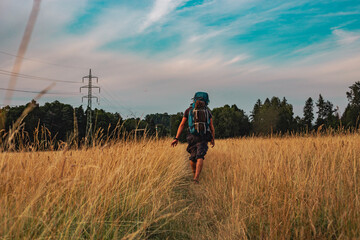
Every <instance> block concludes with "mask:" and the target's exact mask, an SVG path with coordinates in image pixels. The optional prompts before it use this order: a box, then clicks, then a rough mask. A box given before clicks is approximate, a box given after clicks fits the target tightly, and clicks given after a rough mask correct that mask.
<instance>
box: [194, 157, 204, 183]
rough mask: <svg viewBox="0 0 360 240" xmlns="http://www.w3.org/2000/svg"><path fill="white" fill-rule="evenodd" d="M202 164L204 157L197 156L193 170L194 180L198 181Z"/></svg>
mask: <svg viewBox="0 0 360 240" xmlns="http://www.w3.org/2000/svg"><path fill="white" fill-rule="evenodd" d="M203 164H204V159H202V158H199V159H198V160H197V163H196V166H195V168H196V170H195V176H194V180H196V181H199V176H200V173H201V170H202V167H203ZM191 166H192V165H191Z"/></svg>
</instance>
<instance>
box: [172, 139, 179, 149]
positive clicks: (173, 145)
mask: <svg viewBox="0 0 360 240" xmlns="http://www.w3.org/2000/svg"><path fill="white" fill-rule="evenodd" d="M178 142H179V140H177V139H174V141H172V143H171V146H172V147H176V145H177V144H178Z"/></svg>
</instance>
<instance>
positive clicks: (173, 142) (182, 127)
mask: <svg viewBox="0 0 360 240" xmlns="http://www.w3.org/2000/svg"><path fill="white" fill-rule="evenodd" d="M186 121H187V118H186V117H183V118H182V120H181V123H180V125H179V128H178V130H177V133H176V137H175V139H174V141H172V143H171V146H173V147H175V146H176V145H177V144H178V141H179V137H180V134H181V132H182V131H183V130H184V127H185V124H186Z"/></svg>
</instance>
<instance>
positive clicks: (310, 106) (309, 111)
mask: <svg viewBox="0 0 360 240" xmlns="http://www.w3.org/2000/svg"><path fill="white" fill-rule="evenodd" d="M313 120H314V102H313V100H312V98H311V97H309V98H308V99H307V100H306V102H305V106H304V118H303V122H304V124H305V125H306V127H307V129H309V130H311V129H312V121H313Z"/></svg>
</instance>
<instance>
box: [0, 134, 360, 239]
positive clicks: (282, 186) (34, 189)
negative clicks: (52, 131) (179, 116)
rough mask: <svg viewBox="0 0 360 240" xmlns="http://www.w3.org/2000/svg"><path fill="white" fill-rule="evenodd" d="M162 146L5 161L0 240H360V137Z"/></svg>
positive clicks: (112, 146)
mask: <svg viewBox="0 0 360 240" xmlns="http://www.w3.org/2000/svg"><path fill="white" fill-rule="evenodd" d="M170 143H171V139H163V140H155V139H143V140H141V141H123V140H121V141H118V142H114V143H110V142H109V143H106V144H103V145H101V146H100V145H99V146H94V147H91V148H82V149H81V148H80V149H77V150H66V148H64V149H65V150H63V151H21V152H6V151H3V152H1V153H0V238H1V239H24V238H26V239H349V238H360V200H359V192H360V185H359V184H360V174H359V170H360V145H359V143H360V136H359V135H358V134H356V133H353V134H337V135H327V136H320V135H319V136H316V135H314V136H310V135H309V136H289V137H282V138H280V137H274V138H270V137H269V138H256V137H249V138H242V139H227V140H217V141H216V146H215V148H210V149H209V152H208V154H207V156H206V159H205V162H204V169H203V172H202V174H201V178H200V184H194V183H193V182H192V181H191V178H192V176H191V174H192V173H191V171H190V166H189V163H188V160H187V159H188V156H187V152H186V151H185V148H186V145H185V144H179V145H178V146H177V147H176V148H171V147H170Z"/></svg>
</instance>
